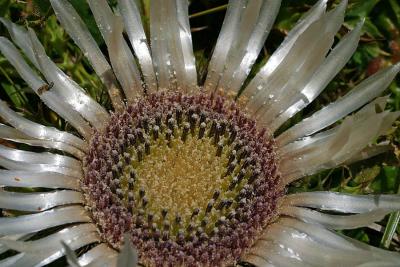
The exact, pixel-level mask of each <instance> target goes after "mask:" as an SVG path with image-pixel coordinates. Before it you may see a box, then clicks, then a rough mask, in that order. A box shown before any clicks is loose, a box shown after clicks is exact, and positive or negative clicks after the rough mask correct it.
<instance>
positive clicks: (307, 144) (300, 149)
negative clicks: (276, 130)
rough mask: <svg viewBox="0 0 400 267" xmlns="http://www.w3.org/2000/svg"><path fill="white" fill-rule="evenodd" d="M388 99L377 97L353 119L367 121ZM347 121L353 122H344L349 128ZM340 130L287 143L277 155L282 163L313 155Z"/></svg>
mask: <svg viewBox="0 0 400 267" xmlns="http://www.w3.org/2000/svg"><path fill="white" fill-rule="evenodd" d="M388 98H389V96H384V97H378V98H377V99H375V100H374V101H372V102H371V103H369V104H368V105H366V106H365V107H364V108H363V109H362V110H360V111H359V112H357V113H356V114H354V118H355V119H357V120H359V121H360V120H367V119H368V118H369V117H371V116H375V113H376V112H375V109H376V106H377V105H378V106H379V107H380V109H381V110H383V109H384V108H385V105H386V102H387V100H388ZM349 119H350V120H353V119H351V117H349V118H347V119H346V120H345V121H347V125H349V126H351V124H352V123H353V121H351V123H349ZM342 124H343V123H342ZM342 128H343V126H337V127H334V128H332V129H329V130H326V131H323V132H320V133H318V134H315V135H313V136H307V137H304V138H302V139H300V140H297V141H294V142H292V143H289V144H287V145H285V146H283V147H280V148H279V155H280V157H281V159H282V161H288V160H293V159H294V158H295V157H301V156H304V155H307V154H310V153H314V152H316V151H317V150H318V149H320V147H321V146H322V145H326V144H327V143H328V142H329V141H330V139H331V138H332V137H334V136H335V135H338V132H339V131H341V130H343V129H342ZM346 131H347V130H346Z"/></svg>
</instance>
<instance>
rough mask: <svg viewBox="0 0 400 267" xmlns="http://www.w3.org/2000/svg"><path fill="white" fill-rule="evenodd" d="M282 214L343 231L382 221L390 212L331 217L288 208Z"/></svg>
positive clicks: (374, 211) (282, 210)
mask: <svg viewBox="0 0 400 267" xmlns="http://www.w3.org/2000/svg"><path fill="white" fill-rule="evenodd" d="M280 213H281V214H284V215H288V216H292V217H295V218H298V219H300V220H302V221H304V222H306V223H317V224H321V225H323V226H324V227H326V228H330V229H336V230H341V229H355V228H360V227H366V226H368V225H370V224H372V223H374V222H378V221H381V220H382V219H383V218H384V217H385V215H386V214H388V213H390V211H387V210H381V209H377V210H373V211H370V212H366V213H362V214H355V215H330V214H324V213H321V212H318V211H314V210H311V209H306V208H299V207H293V206H286V207H283V208H282V209H281V210H280Z"/></svg>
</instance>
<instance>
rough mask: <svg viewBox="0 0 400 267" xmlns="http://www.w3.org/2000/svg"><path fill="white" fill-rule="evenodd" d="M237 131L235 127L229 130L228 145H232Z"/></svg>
mask: <svg viewBox="0 0 400 267" xmlns="http://www.w3.org/2000/svg"><path fill="white" fill-rule="evenodd" d="M237 130H238V128H237V127H236V126H235V127H233V128H232V130H231V134H230V135H229V144H232V143H233V141H235V138H236V136H237Z"/></svg>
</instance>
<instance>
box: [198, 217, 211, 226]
mask: <svg viewBox="0 0 400 267" xmlns="http://www.w3.org/2000/svg"><path fill="white" fill-rule="evenodd" d="M208 223H209V219H208V217H204V218H203V219H202V220H201V223H200V225H201V227H206V225H207V224H208Z"/></svg>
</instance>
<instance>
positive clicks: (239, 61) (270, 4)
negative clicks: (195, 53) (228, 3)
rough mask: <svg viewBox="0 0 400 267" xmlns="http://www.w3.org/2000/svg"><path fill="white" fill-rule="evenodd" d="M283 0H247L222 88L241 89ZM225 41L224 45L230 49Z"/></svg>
mask: <svg viewBox="0 0 400 267" xmlns="http://www.w3.org/2000/svg"><path fill="white" fill-rule="evenodd" d="M280 5H281V1H276V0H270V1H263V0H257V1H247V5H246V9H244V10H242V11H241V13H242V15H241V20H240V22H239V25H238V27H237V29H236V30H237V31H238V32H239V34H238V35H237V37H236V38H234V39H233V43H232V45H231V48H230V50H229V55H228V57H227V61H225V70H224V72H223V75H222V77H221V80H220V81H219V88H224V89H226V90H228V89H229V90H232V91H234V92H236V93H238V92H239V90H240V88H241V86H242V85H243V83H244V81H245V79H246V78H247V75H248V74H249V72H250V70H251V67H252V66H253V64H254V62H255V60H256V59H257V57H258V55H259V53H260V51H261V49H262V47H263V45H264V43H265V39H266V38H267V36H268V34H269V32H270V30H271V28H272V25H273V23H274V21H275V18H276V16H277V14H278V11H279V8H280ZM227 45H228V44H225V49H227Z"/></svg>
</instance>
